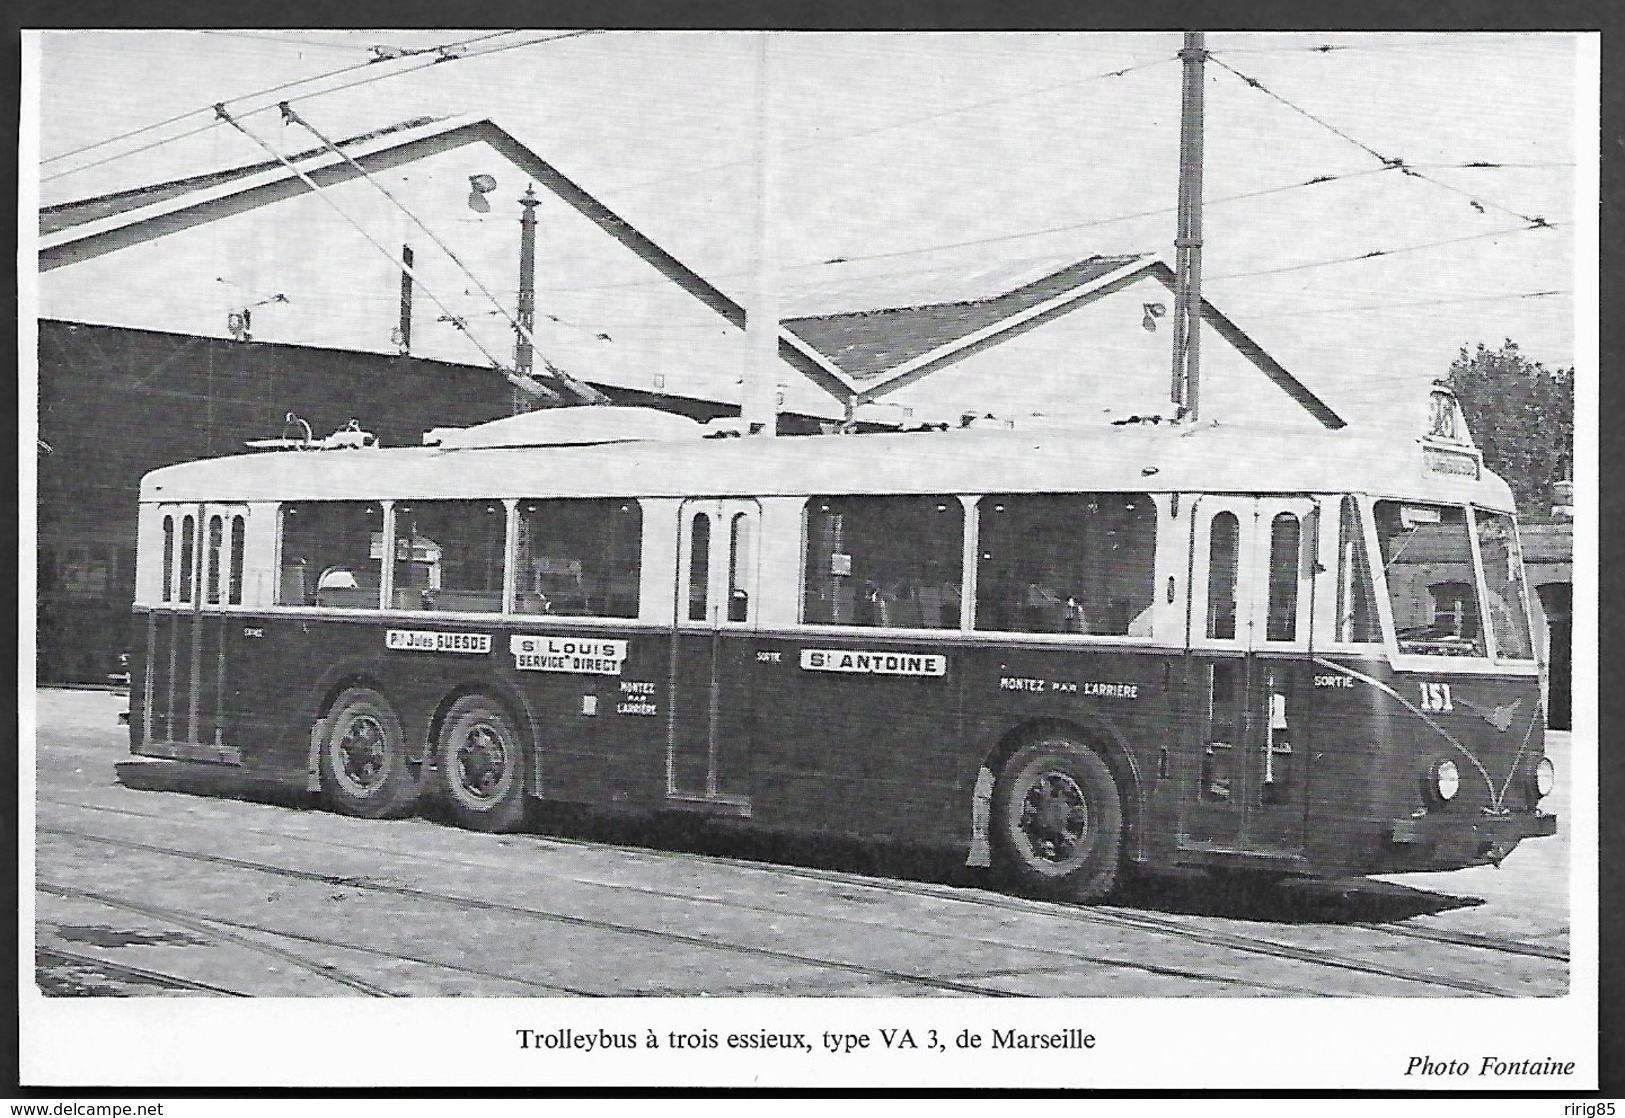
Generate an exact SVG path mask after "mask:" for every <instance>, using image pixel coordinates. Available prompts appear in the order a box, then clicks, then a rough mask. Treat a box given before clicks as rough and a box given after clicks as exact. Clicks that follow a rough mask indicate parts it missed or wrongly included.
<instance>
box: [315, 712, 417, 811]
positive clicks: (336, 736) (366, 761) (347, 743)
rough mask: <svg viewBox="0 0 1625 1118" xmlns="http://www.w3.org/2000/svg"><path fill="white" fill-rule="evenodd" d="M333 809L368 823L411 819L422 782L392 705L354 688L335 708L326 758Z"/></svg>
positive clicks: (325, 789) (325, 782)
mask: <svg viewBox="0 0 1625 1118" xmlns="http://www.w3.org/2000/svg"><path fill="white" fill-rule="evenodd" d="M321 769H322V793H323V795H324V796H325V797H326V799H327V803H328V806H330V807H331V808H333V810H334V811H339V812H343V813H344V814H345V815H359V816H361V817H362V818H364V819H398V818H400V817H401V816H404V815H409V814H411V811H412V807H413V805H414V803H415V802H416V800H417V782H416V781H415V780H414V779H413V776H412V771H411V768H410V767H409V766H408V764H407V761H406V735H405V734H404V733H403V732H402V731H401V720H400V719H399V718H398V717H396V715H395V708H394V707H392V706H390V705H389V700H388V699H386V698H384V697H383V696H382V695H380V694H379V693H378V692H376V691H374V690H372V689H371V688H368V687H352V688H350V689H349V690H348V691H345V692H344V693H343V694H342V695H340V696H339V697H338V698H337V699H335V700H334V702H333V710H332V713H331V714H330V715H329V716H328V720H327V738H326V740H325V741H323V742H322V752H321Z"/></svg>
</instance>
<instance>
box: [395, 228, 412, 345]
mask: <svg viewBox="0 0 1625 1118" xmlns="http://www.w3.org/2000/svg"><path fill="white" fill-rule="evenodd" d="M395 348H396V350H397V351H399V353H400V355H401V356H402V357H405V356H406V355H407V354H408V353H411V352H412V246H411V245H407V244H403V245H401V318H400V324H399V325H398V326H396V328H395Z"/></svg>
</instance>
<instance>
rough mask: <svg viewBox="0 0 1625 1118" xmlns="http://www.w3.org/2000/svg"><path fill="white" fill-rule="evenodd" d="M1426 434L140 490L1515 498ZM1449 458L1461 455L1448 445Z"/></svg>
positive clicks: (1288, 435) (1185, 438) (935, 442)
mask: <svg viewBox="0 0 1625 1118" xmlns="http://www.w3.org/2000/svg"><path fill="white" fill-rule="evenodd" d="M1423 449H1424V448H1423V445H1422V440H1421V439H1420V438H1415V439H1396V438H1392V437H1389V438H1374V437H1372V436H1370V435H1365V434H1358V433H1355V432H1354V431H1352V430H1350V429H1348V428H1344V429H1343V430H1339V431H1325V430H1307V429H1305V430H1292V431H1288V430H1282V429H1274V428H1263V427H1242V426H1223V427H1219V426H1212V425H1206V426H1196V427H1179V426H1169V425H1157V426H1153V425H1150V424H1133V425H1124V426H1113V425H1107V426H1104V427H1101V428H1097V429H1071V430H1044V431H1021V430H985V429H983V430H978V429H974V428H972V429H967V430H955V431H933V432H911V433H906V434H874V435H856V436H844V437H843V436H834V435H807V436H785V437H780V438H773V439H765V438H752V437H744V438H725V439H701V438H680V439H679V438H669V439H660V438H654V439H644V440H639V441H627V442H617V443H611V444H604V445H586V446H581V445H575V446H530V447H495V448H490V447H481V448H472V447H465V448H456V449H449V448H443V447H401V448H366V449H352V450H325V451H272V452H262V453H257V454H244V455H236V456H233V457H228V458H215V459H206V460H202V461H196V462H186V463H181V464H179V465H174V466H166V467H164V468H163V469H159V470H154V471H153V472H152V473H150V474H148V475H147V476H146V477H145V478H143V479H142V483H141V500H142V501H143V502H153V501H295V500H324V499H325V500H377V499H380V498H395V499H401V500H406V499H418V500H428V499H434V498H490V497H611V496H614V497H700V496H719V497H720V496H776V495H791V496H794V495H812V494H823V493H829V494H868V493H967V494H974V493H1019V492H1046V491H1063V492H1064V491H1079V492H1088V491H1119V492H1125V491H1126V492H1208V493H1297V492H1305V493H1340V492H1352V493H1370V494H1375V495H1387V496H1395V497H1405V498H1410V499H1414V500H1439V501H1447V502H1448V501H1454V502H1466V501H1471V502H1473V503H1475V504H1478V505H1481V506H1485V507H1489V508H1496V509H1505V510H1511V509H1512V508H1513V500H1512V494H1511V491H1510V490H1509V489H1508V487H1507V485H1506V483H1505V482H1504V481H1502V480H1501V479H1500V478H1498V477H1496V476H1495V475H1494V474H1492V473H1490V472H1489V471H1488V470H1487V469H1481V470H1479V471H1478V472H1479V474H1480V476H1479V478H1478V479H1477V480H1475V479H1473V478H1471V477H1458V476H1448V475H1447V474H1443V473H1440V472H1424V453H1423ZM1444 452H1445V453H1446V454H1451V455H1454V456H1455V457H1454V461H1455V462H1456V463H1457V464H1458V465H1459V464H1461V463H1462V462H1464V461H1466V459H1465V458H1463V457H1462V455H1463V454H1464V453H1465V454H1467V455H1468V456H1470V455H1471V452H1470V451H1466V452H1463V451H1462V450H1460V448H1444Z"/></svg>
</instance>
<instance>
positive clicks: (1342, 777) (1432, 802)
mask: <svg viewBox="0 0 1625 1118" xmlns="http://www.w3.org/2000/svg"><path fill="white" fill-rule="evenodd" d="M703 434H704V431H703V429H702V428H701V427H700V426H699V425H697V424H694V423H693V422H692V421H689V420H686V419H682V418H680V417H676V416H670V415H664V414H662V413H653V412H641V411H638V410H635V409H616V408H590V409H587V408H583V409H563V410H556V411H550V412H542V413H535V414H532V415H528V416H519V417H513V418H511V419H507V420H501V421H497V422H494V423H491V424H486V425H483V426H479V427H474V428H468V429H463V430H448V431H441V432H436V433H432V435H433V438H432V439H429V438H426V441H433V442H435V443H436V444H437V445H425V446H421V447H395V448H384V447H377V446H370V445H361V446H352V447H350V448H348V449H336V450H328V451H306V452H299V451H269V452H261V453H251V454H244V455H238V456H234V457H227V458H221V459H213V460H208V461H199V462H190V463H184V464H180V465H175V466H170V467H167V468H164V469H160V470H157V471H155V472H153V473H151V474H149V475H148V476H147V477H146V478H145V479H144V480H143V483H142V487H141V496H140V513H139V549H138V550H139V559H138V566H137V599H136V605H135V610H136V615H137V619H138V622H139V629H140V633H141V638H140V644H139V646H138V648H137V649H136V655H135V656H133V657H132V659H133V665H132V667H133V671H132V681H131V683H132V690H131V695H132V702H131V707H132V709H131V717H130V737H131V751H132V752H133V753H134V754H136V755H138V756H140V757H144V758H154V759H164V760H165V761H168V762H172V763H176V764H183V765H200V764H201V765H209V766H238V767H240V769H241V770H242V771H244V772H245V773H253V774H256V775H258V776H261V777H271V778H275V779H279V780H285V781H288V782H290V783H293V784H297V785H301V786H303V787H305V788H307V789H308V790H310V791H312V792H320V793H321V794H322V796H323V797H324V798H325V800H326V802H327V803H328V804H329V805H331V807H332V808H334V809H336V810H338V811H340V812H346V813H349V814H352V815H357V816H366V817H388V816H402V815H406V814H408V813H411V812H412V811H414V809H415V807H416V805H418V804H419V803H420V801H422V800H424V798H425V797H438V798H439V799H440V800H442V801H443V802H444V803H445V804H446V805H447V807H448V808H449V811H450V813H451V814H452V816H453V817H454V818H455V819H456V820H457V821H458V822H459V823H460V824H462V825H464V826H467V827H470V828H474V829H479V830H491V831H497V830H509V829H514V828H517V827H519V826H521V825H522V823H523V821H524V819H525V813H526V809H527V804H528V803H529V802H530V801H533V800H539V801H543V802H549V801H551V802H557V803H576V804H588V805H602V806H605V807H610V808H624V809H630V810H637V811H654V812H659V811H680V812H700V813H709V814H714V815H722V816H730V817H737V818H743V819H748V820H750V821H751V822H752V823H753V824H758V825H760V826H763V827H766V828H773V829H783V830H790V831H804V832H819V833H825V834H830V835H842V836H867V837H873V838H890V839H895V840H901V841H906V842H910V843H923V844H942V845H945V846H948V847H952V848H954V849H956V850H957V851H959V852H962V853H963V854H964V856H965V858H966V860H967V863H969V864H972V865H987V864H990V863H991V865H992V866H993V867H995V868H996V869H997V870H999V871H1001V873H1002V875H1003V877H1002V879H1003V880H1005V881H1007V882H1010V883H1011V884H1012V885H1013V887H1015V888H1018V889H1020V890H1023V891H1027V892H1033V893H1037V894H1041V895H1049V896H1057V897H1066V898H1074V899H1084V900H1087V899H1093V898H1098V897H1100V896H1102V895H1104V894H1105V893H1107V892H1108V891H1109V890H1110V889H1111V888H1112V885H1113V882H1114V879H1115V878H1116V876H1117V874H1118V873H1119V871H1120V869H1121V868H1122V867H1125V866H1129V867H1142V868H1146V869H1152V870H1155V869H1157V868H1161V867H1173V866H1182V865H1183V866H1199V867H1210V868H1232V869H1242V870H1251V871H1257V872H1261V873H1266V874H1271V875H1337V876H1347V875H1360V874H1370V873H1391V872H1399V871H1409V870H1448V869H1453V868H1459V867H1464V866H1472V865H1477V864H1482V863H1488V862H1499V861H1500V860H1501V859H1502V858H1503V857H1505V856H1506V855H1507V854H1508V853H1509V852H1510V851H1511V850H1512V849H1513V848H1514V847H1515V846H1517V845H1518V843H1519V842H1520V841H1521V840H1523V839H1525V838H1529V837H1533V836H1540V835H1550V834H1553V833H1555V830H1556V825H1557V821H1556V818H1555V816H1553V815H1551V814H1547V813H1545V812H1543V811H1542V810H1541V808H1540V801H1541V798H1542V797H1543V796H1544V795H1545V794H1546V793H1547V792H1548V791H1549V790H1550V789H1551V787H1552V783H1553V770H1552V763H1551V761H1550V760H1549V759H1547V758H1546V757H1545V756H1544V753H1543V739H1542V734H1543V729H1544V717H1543V711H1542V699H1541V688H1540V676H1539V665H1538V663H1537V656H1536V647H1535V644H1534V641H1533V640H1532V639H1531V618H1530V612H1529V595H1528V592H1527V589H1526V587H1525V583H1524V577H1523V568H1522V562H1521V559H1520V555H1519V547H1518V531H1517V526H1516V523H1515V519H1514V515H1513V501H1512V496H1511V494H1510V492H1509V490H1508V487H1507V486H1506V484H1505V483H1504V482H1503V481H1501V480H1500V479H1499V478H1497V477H1495V476H1494V475H1493V474H1492V473H1491V472H1490V471H1488V470H1487V469H1486V468H1485V467H1484V464H1483V461H1482V456H1481V454H1480V452H1479V451H1478V450H1477V449H1476V448H1475V447H1474V445H1473V444H1472V442H1471V439H1470V437H1469V436H1468V435H1467V434H1466V430H1465V426H1464V425H1463V424H1462V423H1461V419H1460V415H1459V411H1458V409H1457V408H1456V405H1455V402H1454V400H1453V399H1451V398H1450V397H1449V396H1448V395H1447V394H1444V393H1439V394H1436V398H1435V401H1434V409H1433V421H1432V423H1431V425H1428V424H1418V434H1417V437H1416V438H1414V439H1411V440H1409V441H1405V442H1402V443H1400V444H1398V445H1395V443H1394V442H1393V440H1392V439H1388V440H1378V439H1373V438H1370V437H1364V436H1361V435H1360V434H1358V433H1356V432H1354V431H1351V430H1348V429H1344V430H1341V431H1300V432H1287V431H1279V430H1275V431H1270V430H1263V429H1256V430H1255V429H1246V428H1241V427H1229V426H1216V425H1205V426H1188V425H1163V424H1157V425H1153V424H1150V423H1143V424H1118V425H1105V426H1103V427H1101V428H1100V429H1098V430H1088V431H1078V430H1068V431H1059V430H1055V431H1036V432H1034V431H1024V430H1019V429H1018V430H994V431H985V430H978V429H976V428H971V429H966V430H954V431H938V432H930V433H895V434H866V435H857V436H850V437H840V436H804V437H785V438H778V439H762V438H751V437H747V438H707V437H702V436H703ZM349 441H350V442H351V443H355V442H358V441H362V440H349Z"/></svg>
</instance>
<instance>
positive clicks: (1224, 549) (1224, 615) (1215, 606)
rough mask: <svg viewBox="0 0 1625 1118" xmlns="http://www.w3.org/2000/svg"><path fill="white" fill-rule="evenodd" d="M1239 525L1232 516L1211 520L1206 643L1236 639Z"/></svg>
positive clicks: (1233, 514)
mask: <svg viewBox="0 0 1625 1118" xmlns="http://www.w3.org/2000/svg"><path fill="white" fill-rule="evenodd" d="M1240 546H1241V523H1240V521H1238V520H1237V519H1236V514H1235V513H1233V512H1221V513H1219V514H1218V515H1216V516H1214V518H1213V523H1212V526H1211V527H1210V528H1209V534H1208V571H1207V635H1208V639H1209V640H1222V641H1228V640H1235V639H1236V574H1237V566H1238V562H1239V559H1240Z"/></svg>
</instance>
